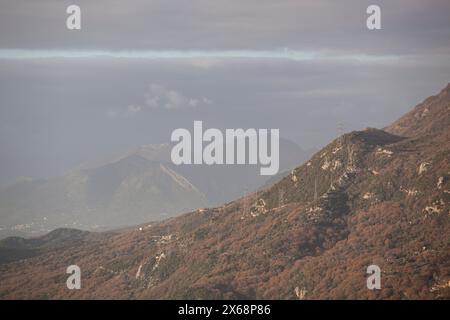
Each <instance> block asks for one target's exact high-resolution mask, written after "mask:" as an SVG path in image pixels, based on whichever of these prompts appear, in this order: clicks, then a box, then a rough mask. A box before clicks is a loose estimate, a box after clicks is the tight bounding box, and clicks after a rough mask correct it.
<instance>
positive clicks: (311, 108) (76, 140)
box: [0, 0, 450, 185]
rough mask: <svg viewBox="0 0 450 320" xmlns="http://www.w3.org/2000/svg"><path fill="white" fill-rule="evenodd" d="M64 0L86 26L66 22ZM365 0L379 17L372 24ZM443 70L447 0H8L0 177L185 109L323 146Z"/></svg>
mask: <svg viewBox="0 0 450 320" xmlns="http://www.w3.org/2000/svg"><path fill="white" fill-rule="evenodd" d="M70 4H77V5H80V7H81V10H82V29H81V30H76V31H69V30H67V29H66V25H65V21H66V18H67V14H66V13H65V11H66V7H67V6H68V5H70ZM369 4H378V5H380V7H381V10H382V16H381V17H382V30H375V31H370V30H368V29H367V28H366V23H365V21H366V18H367V14H366V8H367V6H368V5H369ZM449 81H450V2H449V1H448V0H442V1H438V0H431V1H423V0H404V1H395V0H394V1H393V0H390V1H379V0H372V1H361V0H355V1H332V0H329V1H324V0H323V1H319V0H307V1H300V0H284V1H283V0H280V1H274V0H239V1H238V0H190V1H186V0H176V1H175V0H158V1H154V0H145V1H144V0H134V1H122V0H121V1H115V0H96V1H92V0H89V1H87V0H78V1H76V2H73V1H60V0H40V1H31V0H2V1H1V2H0V150H1V151H0V185H1V184H5V183H6V182H8V181H11V180H12V179H14V178H16V177H17V176H32V177H45V176H49V175H55V174H60V173H61V172H63V171H64V170H65V169H67V168H69V167H71V166H73V165H76V164H78V163H79V162H81V161H84V160H87V159H92V158H96V157H98V156H103V155H105V154H108V153H113V152H115V151H117V150H122V149H126V148H128V147H130V146H136V145H140V144H147V143H160V142H167V141H168V140H169V138H170V133H171V132H172V130H173V129H175V128H180V127H186V128H191V127H192V124H193V120H203V121H204V125H205V126H207V127H218V128H236V127H244V128H249V127H253V128H280V133H281V135H282V136H283V137H286V138H289V139H291V140H293V141H295V142H297V143H298V144H299V145H300V146H301V147H303V148H310V147H320V146H323V145H324V144H326V143H328V142H329V141H330V140H332V139H333V138H334V137H336V136H337V134H338V127H339V123H342V126H343V127H344V130H345V131H350V130H355V129H363V128H365V127H368V126H372V127H380V128H381V127H384V126H385V125H387V124H389V123H390V122H392V121H393V120H395V119H396V118H397V117H398V116H400V115H402V114H403V113H405V112H406V111H408V110H409V109H411V108H412V107H413V106H414V105H416V104H417V103H419V102H420V101H422V100H423V99H424V98H426V97H428V96H429V95H432V94H435V93H437V92H438V91H439V90H440V89H442V88H443V87H444V86H445V85H446V84H447V83H448V82H449Z"/></svg>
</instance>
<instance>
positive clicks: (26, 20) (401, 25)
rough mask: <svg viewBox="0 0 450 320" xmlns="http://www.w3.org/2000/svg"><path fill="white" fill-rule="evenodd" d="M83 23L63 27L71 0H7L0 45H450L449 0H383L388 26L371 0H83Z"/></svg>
mask: <svg viewBox="0 0 450 320" xmlns="http://www.w3.org/2000/svg"><path fill="white" fill-rule="evenodd" d="M77 3H78V4H79V5H80V6H81V8H82V30H81V31H68V30H66V28H65V19H66V17H67V15H66V13H65V9H66V7H67V6H68V5H69V4H72V1H54V0H42V1H28V0H3V1H2V2H1V3H0V39H1V40H0V47H1V48H25V49H38V48H39V49H102V50H124V49H130V50H167V49H174V50H192V49H199V50H232V49H241V50H245V49H249V50H275V49H281V48H291V49H294V50H305V51H325V52H327V51H336V52H351V53H365V54H379V55H381V54H391V55H407V54H424V53H427V54H430V53H440V54H445V53H448V50H449V43H450V41H449V40H450V28H449V23H448V20H449V19H448V12H450V3H449V2H448V1H447V0H430V1H426V2H424V1H422V0H389V1H387V0H378V1H376V3H377V4H379V5H380V6H381V8H382V26H383V30H380V31H377V32H371V31H368V30H367V29H366V27H365V19H366V8H367V6H368V5H369V4H372V3H373V1H368V0H363V1H360V0H345V1H329V0H306V1H298V0H283V1H273V0H246V1H240V0H226V1H225V0H221V1H210V0H192V1H183V0H176V1H167V0H153V1H147V0H132V1H126V2H124V1H121V0H97V1H90V0H79V1H77Z"/></svg>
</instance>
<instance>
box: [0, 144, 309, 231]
mask: <svg viewBox="0 0 450 320" xmlns="http://www.w3.org/2000/svg"><path fill="white" fill-rule="evenodd" d="M170 152H171V145H170V144H160V145H143V146H140V147H138V148H135V149H131V150H128V151H126V152H122V153H118V154H116V155H113V156H110V157H107V158H105V159H97V160H94V161H89V162H86V163H83V164H80V165H79V166H77V167H75V168H73V169H70V170H68V172H67V173H66V174H64V175H62V176H60V177H55V178H50V179H39V180H36V179H20V180H19V181H17V182H16V183H14V184H12V185H9V186H8V187H6V188H3V189H1V190H0V238H2V237H6V236H17V235H19V236H38V235H42V234H44V233H46V232H49V231H50V230H52V229H55V228H58V227H66V228H67V227H70V228H81V229H85V230H97V231H98V230H105V229H111V228H117V227H119V226H127V225H133V224H139V223H143V222H147V221H157V220H161V219H164V218H168V217H171V216H174V215H177V214H180V213H183V212H187V211H190V210H194V209H197V208H202V207H206V206H216V205H219V204H222V203H225V202H227V201H230V200H232V199H234V198H236V197H238V196H239V195H240V194H242V193H244V192H250V191H254V190H257V189H258V188H259V187H261V186H262V185H263V184H264V183H265V182H266V180H267V177H264V176H260V175H259V173H258V168H257V166H256V165H245V166H229V165H224V166H218V165H215V166H208V165H180V166H176V165H173V164H172V162H171V159H170ZM307 155H308V152H306V151H303V150H302V149H300V147H298V146H297V145H296V144H295V143H293V142H290V141H289V140H285V139H281V141H280V157H281V159H280V160H281V161H280V162H281V163H280V169H281V170H287V169H289V168H293V167H294V166H295V165H296V164H297V163H298V161H304V160H306V159H307Z"/></svg>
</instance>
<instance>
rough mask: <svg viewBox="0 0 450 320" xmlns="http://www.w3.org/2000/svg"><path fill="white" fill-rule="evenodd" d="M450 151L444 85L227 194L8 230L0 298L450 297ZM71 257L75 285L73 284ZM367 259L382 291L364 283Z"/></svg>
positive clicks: (449, 108)
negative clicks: (18, 233) (16, 233)
mask: <svg viewBox="0 0 450 320" xmlns="http://www.w3.org/2000/svg"><path fill="white" fill-rule="evenodd" d="M449 159H450V84H449V85H448V86H447V87H446V88H444V89H443V90H442V91H441V92H440V93H438V94H437V95H435V96H432V97H430V98H428V99H426V100H425V101H424V102H422V103H420V104H419V105H417V106H416V107H415V108H414V109H413V110H412V111H411V112H409V113H408V114H406V115H405V116H404V117H402V118H400V119H399V120H398V121H396V122H394V123H393V124H392V125H390V126H388V127H386V128H384V129H382V130H381V129H374V128H368V129H366V130H363V131H355V132H351V133H348V134H345V135H342V136H340V137H338V138H337V139H335V140H334V141H332V142H331V143H330V144H328V145H327V146H326V147H325V148H323V149H322V150H320V151H319V152H317V153H315V154H314V155H313V156H312V157H311V158H310V160H308V161H306V162H305V163H304V164H302V165H300V166H298V167H296V168H294V169H293V170H291V171H290V172H288V173H287V174H286V175H285V176H284V177H283V178H282V179H281V180H279V181H277V182H275V183H274V184H272V185H271V186H268V187H267V188H264V189H262V190H259V191H257V192H254V193H251V194H246V195H244V196H242V197H240V198H238V199H237V200H235V201H231V202H228V203H226V204H224V205H221V206H217V207H213V208H205V209H198V210H195V211H192V212H190V213H186V214H184V215H181V216H179V217H174V218H169V219H166V220H163V221H160V222H154V223H146V224H141V225H138V226H135V227H130V228H124V229H120V230H115V231H112V232H108V233H95V232H94V233H92V232H81V231H78V230H72V229H59V230H55V231H53V232H52V233H50V234H48V235H46V236H43V237H39V238H34V239H22V238H8V239H4V240H2V241H1V242H0V248H1V252H4V253H2V260H3V261H4V263H3V264H2V265H1V266H0V284H1V286H0V298H2V299H13V298H20V299H28V298H39V299H98V298H111V299H182V298H184V299H214V298H216V299H236V298H242V299H449V298H450V259H449V258H450V257H449V250H448V249H449V243H450V226H449V217H450V211H449V210H450V205H449V202H450V182H449V181H450V166H449ZM136 160H137V159H136ZM137 161H139V160H137ZM300 163H301V161H299V164H300ZM114 170H116V169H114ZM236 185H237V183H236ZM101 199H103V198H102V196H101V195H99V196H98V198H95V199H92V201H101ZM58 239H61V241H59V240H58ZM71 239H73V240H71ZM72 264H76V265H78V266H79V267H80V268H81V272H82V280H81V281H82V288H81V289H80V290H68V289H67V287H66V279H67V276H68V275H67V274H66V273H65V272H66V268H67V267H68V266H69V265H72ZM370 265H377V266H378V267H379V268H380V270H381V289H380V290H369V289H368V288H367V282H366V280H367V277H368V275H367V273H366V271H367V267H368V266H370Z"/></svg>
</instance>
